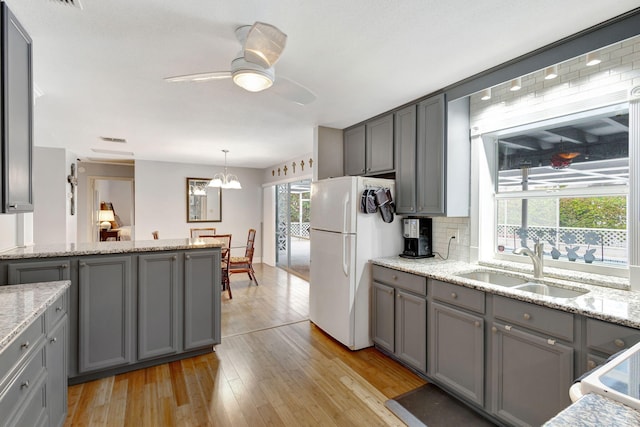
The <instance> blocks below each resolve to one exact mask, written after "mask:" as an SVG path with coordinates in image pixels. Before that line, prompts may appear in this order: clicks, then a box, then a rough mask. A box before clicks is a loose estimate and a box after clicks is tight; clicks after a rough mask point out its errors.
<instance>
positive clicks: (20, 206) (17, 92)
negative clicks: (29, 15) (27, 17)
mask: <svg viewBox="0 0 640 427" xmlns="http://www.w3.org/2000/svg"><path fill="white" fill-rule="evenodd" d="M0 10H1V15H2V16H1V19H2V43H1V49H2V52H1V54H0V58H1V61H2V70H3V72H2V81H1V83H0V84H2V91H1V93H2V107H1V109H2V114H0V121H1V126H0V128H1V129H2V134H1V135H0V137H1V151H2V171H1V172H2V173H0V180H1V186H0V187H1V190H2V203H1V204H2V206H1V208H2V209H1V210H2V212H3V213H16V212H33V182H32V172H33V171H32V165H33V159H32V156H33V101H32V100H33V80H32V79H33V77H32V72H33V66H32V50H31V38H30V37H29V34H27V32H26V31H25V29H24V28H23V27H22V25H20V23H19V22H18V20H17V19H16V17H15V16H13V14H12V13H11V11H9V9H8V7H7V5H6V3H4V2H3V3H1V4H0Z"/></svg>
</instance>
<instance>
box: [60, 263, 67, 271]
mask: <svg viewBox="0 0 640 427" xmlns="http://www.w3.org/2000/svg"><path fill="white" fill-rule="evenodd" d="M60 268H62V269H63V270H64V269H65V268H69V266H68V265H67V264H62V265H61V266H60Z"/></svg>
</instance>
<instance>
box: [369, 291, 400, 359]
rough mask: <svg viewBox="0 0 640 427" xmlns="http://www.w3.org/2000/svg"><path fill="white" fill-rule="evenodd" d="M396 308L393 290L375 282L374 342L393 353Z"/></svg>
mask: <svg viewBox="0 0 640 427" xmlns="http://www.w3.org/2000/svg"><path fill="white" fill-rule="evenodd" d="M394 306H395V303H394V298H393V288H392V287H391V286H386V285H383V284H382V283H378V282H373V316H372V322H373V325H372V328H371V329H372V331H373V342H375V343H376V344H377V345H379V346H380V347H382V348H384V349H385V350H387V351H389V352H391V353H393V352H394V350H395V348H394V325H395V313H394Z"/></svg>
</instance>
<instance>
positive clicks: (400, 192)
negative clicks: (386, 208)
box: [394, 105, 416, 214]
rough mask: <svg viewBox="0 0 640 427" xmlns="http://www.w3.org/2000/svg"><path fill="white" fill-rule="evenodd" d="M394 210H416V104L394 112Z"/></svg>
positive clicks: (398, 211)
mask: <svg viewBox="0 0 640 427" xmlns="http://www.w3.org/2000/svg"><path fill="white" fill-rule="evenodd" d="M394 132H395V138H394V139H395V151H396V154H395V161H396V197H395V203H396V212H397V213H399V214H412V213H415V212H416V106H415V105H411V106H409V107H407V108H403V109H402V110H400V111H397V112H396V113H395V126H394Z"/></svg>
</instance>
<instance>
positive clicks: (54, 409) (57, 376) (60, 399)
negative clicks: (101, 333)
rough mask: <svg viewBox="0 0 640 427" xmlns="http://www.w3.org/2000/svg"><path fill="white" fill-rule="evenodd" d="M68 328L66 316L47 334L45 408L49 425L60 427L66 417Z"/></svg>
mask: <svg viewBox="0 0 640 427" xmlns="http://www.w3.org/2000/svg"><path fill="white" fill-rule="evenodd" d="M68 337H69V327H68V324H67V316H66V314H65V315H64V316H63V318H61V319H59V321H58V322H57V324H56V326H54V327H53V329H51V330H50V331H48V333H47V344H46V355H47V356H46V357H47V372H48V374H47V408H48V410H49V425H50V426H51V427H60V426H62V425H64V421H65V418H66V417H67V366H68V348H67V343H68V342H69V338H68Z"/></svg>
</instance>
